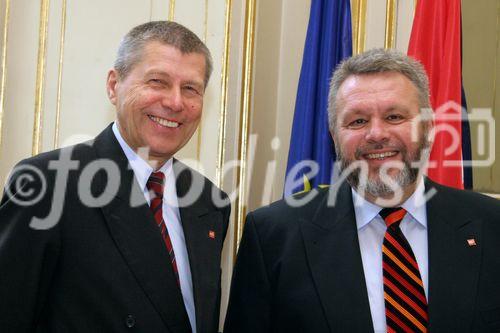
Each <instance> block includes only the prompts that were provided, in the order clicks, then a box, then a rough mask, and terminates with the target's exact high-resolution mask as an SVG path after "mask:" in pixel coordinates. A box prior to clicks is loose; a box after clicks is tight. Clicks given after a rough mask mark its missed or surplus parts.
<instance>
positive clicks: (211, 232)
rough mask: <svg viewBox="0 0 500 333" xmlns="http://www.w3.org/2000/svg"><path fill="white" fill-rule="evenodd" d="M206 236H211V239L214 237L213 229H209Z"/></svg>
mask: <svg viewBox="0 0 500 333" xmlns="http://www.w3.org/2000/svg"><path fill="white" fill-rule="evenodd" d="M208 237H210V238H212V239H215V231H213V230H210V231H209V232H208Z"/></svg>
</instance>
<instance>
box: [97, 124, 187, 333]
mask: <svg viewBox="0 0 500 333" xmlns="http://www.w3.org/2000/svg"><path fill="white" fill-rule="evenodd" d="M94 147H95V149H96V153H97V155H98V158H103V159H111V160H112V161H113V162H115V163H116V164H117V165H118V167H119V170H120V171H121V177H120V179H119V185H118V186H119V190H118V194H117V195H116V197H114V198H113V199H112V200H111V202H110V203H109V204H108V205H106V206H104V207H102V211H103V213H104V216H105V219H106V223H107V225H108V228H109V230H110V233H111V235H112V237H113V239H114V241H115V243H116V246H117V247H118V249H119V250H120V252H121V254H122V255H123V258H124V260H125V261H126V262H127V264H128V266H129V267H130V270H131V271H132V273H133V274H134V275H135V277H136V279H137V281H138V283H139V284H140V286H141V287H142V289H143V291H144V293H145V294H146V295H147V297H148V298H149V299H150V301H151V302H152V304H153V305H154V307H155V308H156V310H157V311H158V312H159V314H160V315H161V317H162V319H163V321H164V323H165V325H166V326H167V327H168V328H169V330H170V331H171V332H186V330H185V328H186V327H190V326H189V320H188V316H187V313H186V311H185V308H184V303H183V300H182V294H181V292H180V289H179V287H178V285H177V282H176V278H175V275H174V272H173V269H172V266H171V265H170V264H169V263H170V258H169V256H168V253H167V251H166V249H165V245H164V243H163V240H162V238H161V235H160V233H159V231H158V227H157V226H156V222H155V220H154V217H153V215H152V213H151V211H150V210H149V206H148V205H147V203H146V201H145V199H144V195H143V193H142V190H141V189H140V188H139V185H138V183H137V181H136V179H135V176H134V173H133V171H132V170H130V169H129V167H128V160H127V158H126V156H125V154H124V153H123V151H122V150H121V147H120V146H119V143H118V142H117V141H116V138H115V137H114V135H113V133H112V130H111V128H110V127H108V128H107V129H106V130H105V131H104V132H103V133H102V134H101V135H99V136H98V137H97V138H96V140H95V144H94ZM98 184H100V185H98V187H99V186H100V187H101V190H102V189H104V188H105V187H106V184H107V180H106V179H105V178H104V177H101V178H100V181H99V182H98ZM98 193H100V192H98ZM131 201H132V204H131ZM145 245H147V246H145Z"/></svg>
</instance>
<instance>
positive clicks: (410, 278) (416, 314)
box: [224, 49, 500, 333]
mask: <svg viewBox="0 0 500 333" xmlns="http://www.w3.org/2000/svg"><path fill="white" fill-rule="evenodd" d="M328 113H329V127H330V132H331V135H332V137H333V139H334V142H335V149H336V152H337V157H338V159H339V169H340V171H342V174H341V175H340V177H337V178H335V180H336V182H335V184H334V185H333V186H332V187H330V188H329V189H320V190H313V191H311V192H309V193H302V194H299V195H296V196H294V197H292V198H285V199H284V200H281V201H278V202H276V203H274V204H271V205H270V206H268V207H263V208H261V209H258V210H256V211H255V212H251V213H249V214H248V216H247V219H246V224H245V230H244V232H243V236H242V240H241V243H240V248H239V251H238V258H237V261H236V265H235V269H234V273H233V281H232V285H231V294H230V300H229V307H228V312H227V317H226V322H225V330H224V332H225V333H232V332H238V333H240V332H273V333H274V332H314V333H317V332H374V331H375V332H427V331H428V330H431V331H432V332H493V331H497V330H498V329H499V328H500V285H499V284H498V276H499V274H500V260H498V254H499V253H500V223H499V221H500V204H499V203H498V201H496V200H495V199H492V198H488V197H485V196H482V195H480V194H477V193H473V192H467V191H460V190H455V189H451V188H447V187H444V186H440V185H438V184H436V183H434V182H432V181H431V180H429V179H428V178H426V177H425V176H423V174H422V173H423V171H424V169H425V165H426V162H427V160H428V157H429V149H430V147H431V143H432V142H431V133H432V130H433V120H432V117H431V116H432V111H431V109H430V102H429V87H428V80H427V77H426V75H425V72H424V69H423V67H422V66H421V65H420V64H419V63H418V62H416V61H415V60H413V59H411V58H409V57H407V56H405V55H403V54H401V53H399V52H397V51H391V50H383V49H375V50H370V51H368V52H366V53H363V54H360V55H357V56H354V57H351V58H349V59H347V60H345V61H344V62H343V63H341V64H340V65H339V67H338V68H337V69H336V71H335V72H334V75H333V77H332V80H331V84H330V95H329V103H328Z"/></svg>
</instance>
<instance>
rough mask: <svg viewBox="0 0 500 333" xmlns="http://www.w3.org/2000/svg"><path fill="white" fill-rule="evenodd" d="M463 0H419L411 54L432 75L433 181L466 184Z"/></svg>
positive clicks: (457, 185) (431, 173)
mask: <svg viewBox="0 0 500 333" xmlns="http://www.w3.org/2000/svg"><path fill="white" fill-rule="evenodd" d="M460 13H461V8H460V0H439V1H436V0H419V1H418V4H417V8H416V10H415V18H414V21H413V28H412V31H411V37H410V45H409V47H408V55H409V56H412V57H414V58H415V59H418V60H419V61H420V62H421V63H422V64H423V65H424V67H425V70H426V71H427V75H428V76H429V84H430V93H431V104H432V108H433V110H434V115H435V120H436V122H435V134H436V136H435V139H434V145H433V147H432V152H431V158H430V161H431V162H430V164H429V170H428V175H429V177H430V178H431V179H433V180H434V181H436V182H438V183H441V184H444V185H448V186H452V187H456V188H463V187H464V185H463V168H462V145H461V143H462V129H461V105H462V101H461V87H462V75H461V74H462V60H461V17H460Z"/></svg>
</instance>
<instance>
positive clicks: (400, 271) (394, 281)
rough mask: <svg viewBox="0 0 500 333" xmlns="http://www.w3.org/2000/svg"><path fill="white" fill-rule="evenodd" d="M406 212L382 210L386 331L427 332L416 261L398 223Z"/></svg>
mask: <svg viewBox="0 0 500 333" xmlns="http://www.w3.org/2000/svg"><path fill="white" fill-rule="evenodd" d="M405 214H406V211H405V210H404V209H403V208H384V209H382V210H381V211H380V216H382V218H383V219H384V221H385V224H386V225H387V230H386V232H385V236H384V243H383V245H382V265H383V277H384V301H385V317H386V320H387V332H427V327H428V323H429V318H428V313H427V300H426V298H425V292H424V285H423V283H422V278H421V276H420V271H419V268H418V264H417V260H416V259H415V255H414V254H413V251H412V249H411V246H410V244H409V243H408V241H407V240H406V237H405V236H404V235H403V233H402V232H401V229H400V228H399V224H400V223H401V220H403V217H404V216H405Z"/></svg>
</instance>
